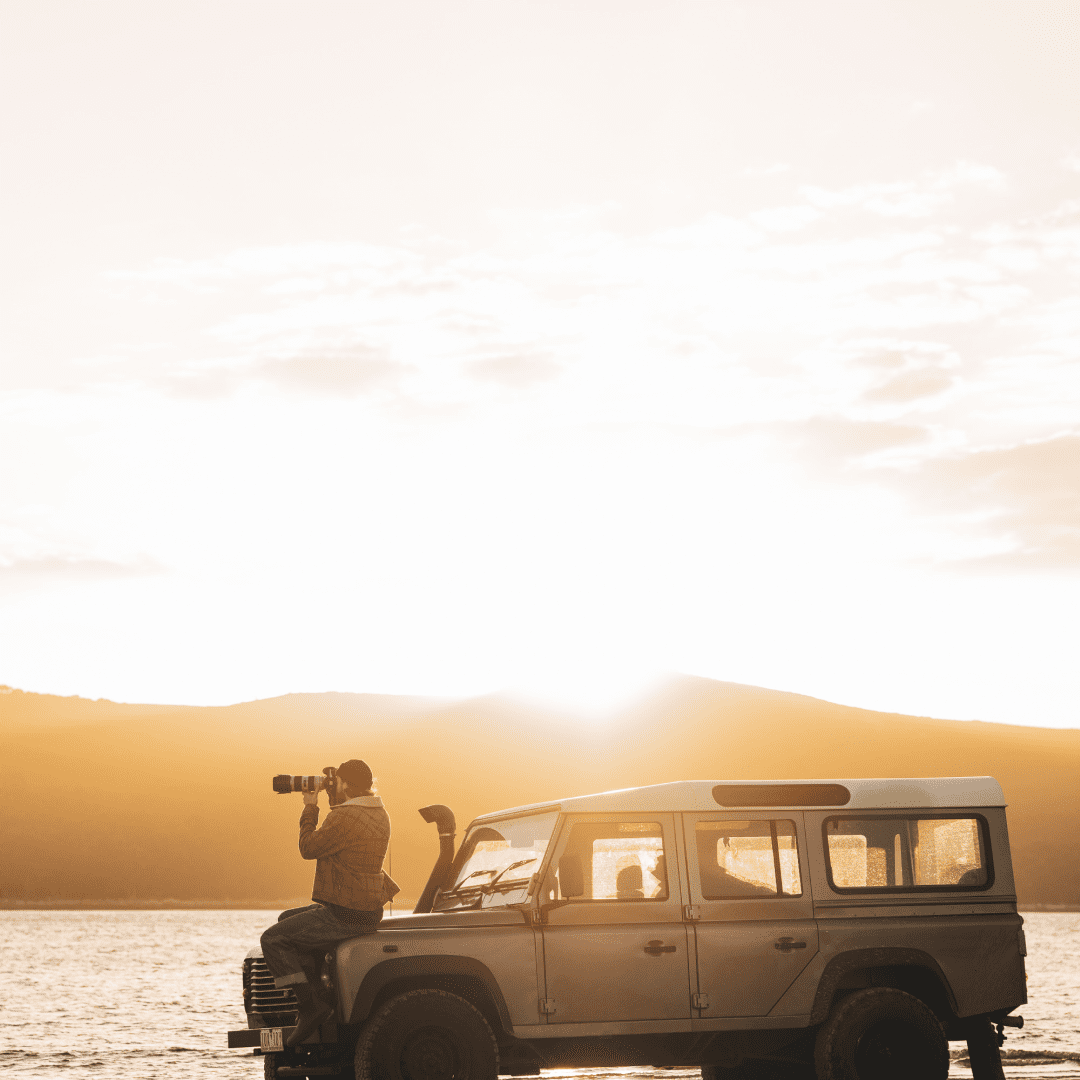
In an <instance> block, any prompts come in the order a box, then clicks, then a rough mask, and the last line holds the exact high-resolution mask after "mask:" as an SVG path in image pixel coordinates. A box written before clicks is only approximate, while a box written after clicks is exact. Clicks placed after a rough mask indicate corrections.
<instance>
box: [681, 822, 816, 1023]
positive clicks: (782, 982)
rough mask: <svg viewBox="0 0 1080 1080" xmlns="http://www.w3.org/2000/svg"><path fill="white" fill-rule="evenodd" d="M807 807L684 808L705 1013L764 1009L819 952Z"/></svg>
mask: <svg viewBox="0 0 1080 1080" xmlns="http://www.w3.org/2000/svg"><path fill="white" fill-rule="evenodd" d="M802 818H803V815H802V813H801V812H799V811H792V810H783V811H777V810H773V811H766V812H753V811H747V810H739V811H733V812H726V811H725V812H718V813H714V812H707V813H693V814H684V815H683V829H684V839H685V843H686V851H687V857H688V863H689V878H690V881H689V887H690V905H691V912H692V913H693V915H694V916H695V917H694V919H693V927H694V934H693V938H694V946H695V949H696V953H697V992H698V996H697V997H696V998H695V1004H696V1005H697V1006H698V1007H697V1008H695V1010H694V1016H695V1017H696V1018H700V1019H710V1018H720V1017H738V1016H765V1015H767V1014H768V1013H769V1012H770V1011H771V1010H772V1008H773V1007H774V1006H775V1005H776V1003H777V1002H778V1001H779V1000H780V998H781V997H782V996H783V995H784V992H785V991H786V990H787V989H788V987H789V986H790V985H791V984H792V983H793V982H794V981H795V979H796V977H797V976H798V975H799V973H800V972H801V971H802V970H803V968H805V967H806V965H807V964H808V963H809V962H810V960H811V958H812V957H813V956H814V955H815V954H816V953H817V951H818V938H817V925H816V923H815V921H814V918H813V903H812V900H811V897H810V893H809V886H808V882H809V874H808V866H807V861H806V850H805V849H806V841H805V833H804V829H803V821H802Z"/></svg>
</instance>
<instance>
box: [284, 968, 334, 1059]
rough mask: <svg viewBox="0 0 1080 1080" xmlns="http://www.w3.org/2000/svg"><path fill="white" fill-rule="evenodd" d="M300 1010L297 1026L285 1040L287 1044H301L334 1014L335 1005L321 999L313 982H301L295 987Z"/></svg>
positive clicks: (294, 990)
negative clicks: (313, 987)
mask: <svg viewBox="0 0 1080 1080" xmlns="http://www.w3.org/2000/svg"><path fill="white" fill-rule="evenodd" d="M293 992H294V993H295V994H296V1003H297V1005H298V1006H299V1012H298V1013H297V1017H296V1027H294V1028H293V1029H292V1031H291V1032H290V1033H289V1037H288V1038H287V1039H286V1040H285V1045H286V1046H299V1045H300V1043H302V1042H303V1041H304V1040H305V1039H307V1038H309V1037H310V1036H312V1035H314V1034H315V1032H316V1031H318V1030H319V1028H320V1027H322V1025H323V1024H325V1023H326V1021H327V1020H329V1019H330V1017H331V1016H333V1015H334V1006H333V1005H331V1004H330V1003H329V1002H326V1001H323V1000H321V999H320V998H319V997H318V996H317V995H316V994H315V993H314V991H313V990H312V989H311V983H300V984H299V985H297V986H294V987H293Z"/></svg>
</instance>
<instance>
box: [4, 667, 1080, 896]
mask: <svg viewBox="0 0 1080 1080" xmlns="http://www.w3.org/2000/svg"><path fill="white" fill-rule="evenodd" d="M5 689H6V688H5ZM348 757H363V758H365V759H366V760H367V761H369V762H370V763H371V765H372V768H373V769H374V771H375V773H376V776H377V777H378V780H379V788H380V793H381V794H382V796H383V799H384V802H385V803H386V806H387V809H388V810H389V811H390V815H391V818H392V820H393V825H394V840H393V847H392V859H393V874H394V877H395V878H396V879H397V880H398V881H399V882H400V883H401V885H402V895H403V897H416V896H417V895H419V893H420V891H421V889H422V888H423V884H424V882H425V881H426V879H427V875H428V872H429V870H430V868H431V865H432V863H433V862H434V859H435V856H436V853H437V841H436V836H435V830H434V828H433V827H432V826H429V825H425V824H424V823H423V822H422V821H421V819H420V817H419V815H418V814H417V813H416V810H417V808H418V807H420V806H423V805H425V804H427V803H432V802H441V803H446V804H447V805H449V806H451V807H452V808H453V809H454V811H455V813H456V814H457V819H458V823H459V828H460V827H463V826H464V825H465V824H466V823H467V822H468V821H469V820H470V818H471V817H473V816H474V815H476V814H479V813H484V812H486V811H489V810H495V809H499V808H501V807H507V806H515V805H520V804H522V803H528V802H533V801H541V800H546V799H550V798H554V797H559V796H563V795H573V794H583V793H586V792H590V791H601V790H607V789H611V788H618V787H628V786H633V785H636V784H646V783H660V782H664V781H668V780H681V779H717V780H721V779H737V778H742V779H755V778H777V779H792V778H798V777H816V776H822V777H843V776H852V777H857V776H949V775H962V774H969V775H974V774H990V775H993V776H996V777H997V779H998V780H999V781H1000V782H1001V784H1002V787H1003V788H1004V790H1005V794H1006V797H1007V799H1008V801H1009V804H1010V808H1009V821H1010V830H1011V835H1012V843H1013V856H1014V861H1015V864H1016V873H1017V882H1018V890H1019V894H1020V899H1021V902H1022V903H1023V904H1025V905H1027V906H1041V905H1069V906H1074V905H1080V837H1078V836H1077V830H1076V828H1075V823H1076V813H1075V811H1074V809H1073V807H1072V805H1071V800H1067V793H1068V792H1070V791H1075V790H1076V788H1077V777H1078V775H1080V731H1077V730H1060V729H1046V728H1032V727H1013V726H1008V725H1001V724H988V723H980V722H978V721H950V720H934V719H930V718H926V717H913V716H902V715H896V714H888V713H877V712H871V711H868V710H864V709H855V708H849V707H846V706H842V705H834V704H830V703H829V702H825V701H819V700H817V699H814V698H809V697H803V696H800V695H797V694H788V693H782V692H779V691H772V690H763V689H759V688H757V687H751V686H741V685H737V684H733V683H723V682H714V681H711V680H708V679H699V678H693V677H688V676H687V677H678V678H675V679H673V680H671V681H670V682H669V683H668V684H666V685H665V686H664V687H662V688H661V689H659V690H658V691H657V692H655V693H654V694H652V695H650V696H649V697H648V698H647V699H646V700H643V701H641V702H639V703H637V704H636V705H635V706H634V707H633V708H629V709H626V710H623V711H622V712H621V713H619V714H618V715H615V716H612V717H610V718H608V719H607V720H605V721H604V722H602V723H588V722H585V721H583V720H581V719H580V718H578V717H575V716H572V715H561V714H558V713H555V712H549V711H545V710H543V709H540V708H538V707H533V706H530V705H527V704H524V703H522V702H518V701H514V700H510V699H507V698H501V697H496V696H493V697H484V698H478V699H473V700H468V701H440V700H432V699H424V698H409V697H394V696H387V695H372V694H344V693H325V694H292V695H288V696H285V697H280V698H273V699H269V700H266V701H253V702H246V703H243V704H238V705H230V706H226V707H214V708H196V707H185V706H154V705H120V704H116V703H113V702H109V701H88V700H86V699H82V698H60V697H53V696H50V695H44V694H33V693H25V692H23V691H19V690H16V691H9V692H5V693H3V694H0V760H3V762H4V774H5V776H6V779H7V783H6V784H5V786H4V789H3V791H2V793H0V843H2V845H3V851H4V861H3V866H2V867H0V904H4V905H6V906H10V905H12V904H19V903H25V902H36V901H43V900H48V899H52V900H53V901H54V902H61V901H72V902H75V901H78V902H82V903H86V902H93V901H104V900H117V899H119V900H124V901H126V902H128V903H149V902H155V901H159V900H162V899H165V898H171V899H174V900H180V901H188V902H195V901H206V900H216V901H221V902H228V903H230V904H236V903H239V902H243V901H253V900H263V901H274V900H278V899H280V900H287V899H290V898H292V899H295V898H297V897H302V896H304V895H307V894H308V890H309V889H310V884H311V876H312V870H313V866H312V864H310V863H305V862H304V861H303V860H301V859H300V857H299V854H298V853H297V851H296V823H297V819H298V817H299V813H300V798H299V796H296V795H293V796H278V795H274V794H273V793H272V792H271V788H270V777H271V776H272V775H273V774H275V773H278V772H292V773H309V772H318V771H319V770H320V769H321V768H322V767H323V766H324V765H336V764H338V763H339V762H340V761H342V760H343V759H345V758H348Z"/></svg>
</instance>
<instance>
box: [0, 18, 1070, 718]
mask: <svg viewBox="0 0 1080 1080" xmlns="http://www.w3.org/2000/svg"><path fill="white" fill-rule="evenodd" d="M0 124H2V127H0V158H2V160H3V165H2V166H0V273H2V275H3V281H2V289H0V293H2V305H3V307H2V311H0V682H3V683H6V684H8V685H11V686H18V687H21V688H23V689H27V690H36V691H40V692H48V693H58V694H80V695H82V696H86V697H108V698H111V699H113V700H120V701H147V702H149V701H152V702H175V703H186V704H226V703H229V702H234V701H240V700H250V699H254V698H262V697H269V696H274V695H277V694H282V693H288V692H293V691H320V690H344V691H358V692H359V691H370V692H379V693H410V694H431V695H448V696H460V695H467V694H482V693H489V692H494V691H506V690H509V691H511V692H515V693H521V694H526V695H531V696H533V697H537V698H540V699H542V700H545V701H558V702H563V703H570V704H573V705H575V707H580V708H582V709H586V710H587V709H591V710H593V712H594V713H596V712H602V711H603V709H604V708H607V707H609V706H610V705H611V704H612V703H614V702H616V701H617V700H625V699H626V698H627V697H628V696H632V695H633V694H635V693H638V692H640V691H641V689H642V688H643V687H646V686H648V685H650V684H652V683H653V682H654V681H655V680H656V679H657V678H659V677H661V676H662V675H663V673H667V672H685V673H690V674H695V675H701V676H706V677H709V678H715V679H724V680H729V681H733V682H740V683H750V684H754V685H759V686H766V687H770V688H774V689H780V690H790V691H795V692H798V693H803V694H810V695H813V696H815V697H821V698H825V699H827V700H830V701H836V702H841V703H844V704H849V705H857V706H862V707H865V708H871V709H879V710H886V711H896V712H904V713H914V714H917V715H932V716H937V717H946V718H959V719H982V720H991V721H999V722H1006V723H1019V724H1035V725H1047V726H1066V727H1077V726H1080V708H1078V701H1080V664H1078V663H1077V662H1076V656H1077V653H1078V645H1080V641H1078V637H1080V634H1078V630H1077V619H1076V616H1075V612H1076V611H1077V610H1078V609H1080V574H1078V570H1080V411H1078V410H1080V2H1073V0H1069V2H1058V0H1010V2H1008V3H998V2H993V0H980V2H978V3H966V2H959V0H958V2H954V3H950V4H947V5H941V4H938V3H929V2H921V0H904V2H903V3H889V2H881V3H875V4H865V3H844V2H831V0H829V2H822V3H816V4H813V5H808V4H804V3H801V2H793V0H786V2H785V0H777V2H774V3H769V4H761V3H758V2H754V3H736V2H731V3H722V2H715V3H706V2H696V0H685V2H678V3H666V2H665V3H661V2H658V0H654V2H649V3H641V2H634V0H630V2H618V3H615V2H604V0H595V2H590V3H588V4H581V3H580V2H578V0H573V2H564V0H545V2H543V3H538V2H536V3H534V2H511V0H499V2H495V0H476V2H470V3H456V4H447V3H446V2H445V0H439V2H430V3H427V2H423V3H414V2H402V3H396V4H394V5H386V4H376V3H366V2H356V0H354V2H349V3H344V2H337V0H318V2H315V3H309V4H298V3H278V2H274V0H259V2H258V3H254V2H253V3H248V2H241V0H214V2H212V3H209V2H202V0H186V2H185V3H183V4H171V5H166V4H145V3H142V2H123V0H79V2H73V0H45V2H42V0H5V2H4V3H3V5H2V7H0Z"/></svg>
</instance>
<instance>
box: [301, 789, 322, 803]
mask: <svg viewBox="0 0 1080 1080" xmlns="http://www.w3.org/2000/svg"><path fill="white" fill-rule="evenodd" d="M304 805H305V806H318V805H319V793H318V791H305V792H304Z"/></svg>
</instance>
